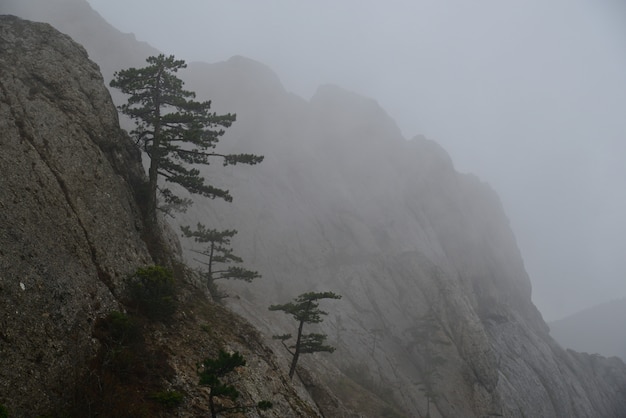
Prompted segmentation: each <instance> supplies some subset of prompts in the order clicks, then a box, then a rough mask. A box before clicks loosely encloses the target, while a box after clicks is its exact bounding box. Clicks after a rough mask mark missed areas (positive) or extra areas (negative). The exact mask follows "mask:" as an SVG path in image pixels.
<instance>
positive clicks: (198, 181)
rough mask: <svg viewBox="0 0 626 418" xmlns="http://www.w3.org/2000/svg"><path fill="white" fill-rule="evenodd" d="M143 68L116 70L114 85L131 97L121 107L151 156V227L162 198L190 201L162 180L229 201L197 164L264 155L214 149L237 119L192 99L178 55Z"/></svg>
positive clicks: (172, 202) (243, 160)
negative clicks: (184, 84) (211, 183)
mask: <svg viewBox="0 0 626 418" xmlns="http://www.w3.org/2000/svg"><path fill="white" fill-rule="evenodd" d="M146 61H147V63H148V65H147V66H146V67H143V68H129V69H126V70H121V71H118V72H116V73H115V75H114V79H113V80H112V81H111V84H110V85H111V87H114V88H117V89H119V90H121V91H122V92H123V93H125V94H127V95H129V97H128V103H126V104H124V105H122V106H120V107H119V109H120V111H121V112H122V113H124V114H125V115H128V116H129V117H130V118H131V119H133V120H134V121H135V124H136V128H135V129H134V130H133V131H132V132H131V135H132V137H133V138H134V139H135V141H136V143H137V145H138V146H139V147H140V148H141V149H142V150H143V151H144V152H145V153H146V154H147V155H148V157H149V158H150V168H149V170H148V179H149V183H148V196H147V204H146V208H145V210H146V217H147V220H148V223H149V227H151V228H154V227H155V226H156V223H157V210H158V209H159V206H158V199H157V195H160V197H161V198H162V199H163V201H164V203H165V207H172V206H174V207H176V206H179V207H180V206H181V205H182V206H185V205H187V204H189V203H190V201H189V200H188V199H184V198H181V197H180V196H177V195H176V194H174V193H173V192H172V190H170V189H169V188H167V187H166V186H164V185H163V184H160V183H159V181H158V180H159V178H160V177H162V178H163V179H164V180H165V182H166V183H168V182H169V183H175V184H178V185H180V186H182V187H183V188H184V189H186V190H187V191H188V192H189V193H192V194H200V195H202V196H206V197H209V198H221V199H224V200H226V201H231V200H232V197H231V195H230V193H229V192H228V190H224V189H220V188H217V187H214V186H212V185H210V184H206V183H205V182H204V178H202V177H201V176H200V171H199V170H198V169H197V168H194V167H192V166H193V165H198V164H201V165H202V164H204V165H208V164H209V161H210V160H212V159H214V158H218V159H221V161H222V163H223V164H224V165H231V164H238V163H243V164H257V163H260V162H261V161H262V160H263V157H262V156H258V155H254V154H220V153H217V152H214V151H213V149H214V148H215V146H216V144H217V143H218V142H219V139H220V137H221V136H222V135H223V134H224V129H223V128H227V127H229V126H231V124H232V123H233V122H234V121H235V115H234V114H230V113H229V114H226V115H217V114H216V113H215V112H211V111H210V109H211V102H210V101H205V102H198V101H195V100H193V99H194V98H195V96H196V95H195V93H194V92H191V91H187V90H184V89H183V82H182V80H180V79H179V78H178V77H176V75H175V73H176V72H177V71H178V70H179V69H181V68H186V66H187V65H186V64H185V61H183V60H177V59H175V58H174V56H169V57H166V56H165V55H159V56H156V57H149V58H148V59H147V60H146Z"/></svg>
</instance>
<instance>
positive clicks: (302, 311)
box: [269, 292, 341, 379]
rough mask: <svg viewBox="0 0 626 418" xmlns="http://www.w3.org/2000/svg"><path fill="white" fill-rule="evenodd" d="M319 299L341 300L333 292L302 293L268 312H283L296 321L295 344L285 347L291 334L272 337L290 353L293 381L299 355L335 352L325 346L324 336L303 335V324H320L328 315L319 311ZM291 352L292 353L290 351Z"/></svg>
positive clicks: (272, 306)
mask: <svg viewBox="0 0 626 418" xmlns="http://www.w3.org/2000/svg"><path fill="white" fill-rule="evenodd" d="M321 299H341V296H340V295H337V294H335V293H333V292H308V293H303V294H301V295H300V296H298V297H297V298H295V299H294V301H293V302H289V303H285V304H283V305H271V306H270V307H269V310H270V311H283V312H285V313H287V314H290V315H292V316H293V317H294V319H295V320H296V321H298V335H297V337H296V343H295V344H294V345H292V346H287V345H286V344H285V341H286V340H288V339H290V338H291V337H292V335H291V334H283V335H274V337H273V338H274V339H277V340H280V341H281V342H282V343H283V345H284V346H285V348H286V349H287V350H288V351H289V353H291V355H292V360H291V366H290V367H289V378H291V379H293V374H294V372H295V371H296V365H297V364H298V359H299V358H300V354H310V353H317V352H322V351H325V352H328V353H332V352H333V351H335V348H334V347H331V346H329V345H325V344H324V343H325V341H326V337H327V336H326V335H325V334H317V333H310V334H303V332H302V331H303V329H304V324H316V323H320V322H322V321H323V320H322V315H328V313H327V312H324V311H322V310H321V309H319V302H318V301H319V300H321ZM292 350H293V351H292Z"/></svg>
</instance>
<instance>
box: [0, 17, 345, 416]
mask: <svg viewBox="0 0 626 418" xmlns="http://www.w3.org/2000/svg"><path fill="white" fill-rule="evenodd" d="M0 149H1V151H2V152H0V173H2V175H1V176H0V405H2V406H3V407H5V406H6V408H7V409H8V411H9V416H16V417H22V416H24V417H31V416H44V415H45V416H49V415H54V416H57V414H58V415H63V416H66V413H67V411H74V410H75V409H73V408H75V407H76V403H77V402H81V399H82V398H81V396H83V395H84V393H85V392H84V391H81V390H82V389H83V388H82V387H81V383H82V382H92V381H94V380H97V379H100V378H101V377H102V375H99V374H98V370H97V367H95V366H93V364H94V361H96V360H97V357H96V353H97V352H98V350H99V349H100V348H101V347H100V342H99V340H97V339H96V338H94V335H96V333H95V332H94V326H95V324H96V321H97V320H98V319H101V318H103V317H105V316H106V315H107V314H109V313H110V312H111V311H113V310H122V311H123V310H125V307H124V306H123V305H122V304H121V303H120V302H119V301H120V300H123V297H121V293H122V292H123V289H124V284H123V281H124V279H125V278H126V277H128V276H129V275H130V274H132V273H133V272H135V271H136V269H137V268H138V267H141V266H145V265H149V264H153V259H152V257H151V254H150V253H149V251H148V248H147V247H146V244H145V243H144V241H143V240H142V232H143V226H142V225H143V220H142V217H141V214H140V211H139V208H138V204H137V201H136V198H135V196H134V195H133V193H134V192H133V191H135V190H137V189H138V188H137V186H138V185H143V184H144V183H145V175H144V171H143V167H142V164H141V156H140V154H139V152H138V151H137V150H136V148H135V146H134V145H133V144H132V142H131V141H130V139H129V138H128V136H127V135H126V134H125V133H124V132H123V131H122V130H121V129H120V127H119V122H118V117H117V112H116V109H115V107H114V106H113V103H112V101H111V98H110V96H109V93H108V91H107V89H106V87H105V86H104V84H103V80H102V76H101V75H100V72H99V69H98V66H97V65H96V64H94V63H93V62H91V61H90V60H89V59H88V58H87V54H86V52H85V50H84V49H83V48H82V47H81V46H80V45H78V44H76V43H75V42H73V41H72V40H71V39H70V38H69V37H68V36H66V35H62V34H61V33H59V32H58V31H57V30H55V29H53V28H52V27H51V26H50V25H48V24H43V23H33V22H29V21H23V20H20V19H18V18H16V17H12V16H0ZM166 232H167V231H160V232H158V233H157V235H158V234H163V235H165V233H166ZM157 238H160V237H157ZM170 244H171V246H173V247H175V246H176V245H177V244H178V241H177V237H176V236H174V237H173V239H172V242H171V243H170ZM173 250H175V248H173ZM169 257H170V258H172V259H174V258H175V257H176V254H170V255H169ZM180 274H181V275H182V274H183V273H180ZM177 299H178V303H179V304H178V309H177V312H176V314H175V319H174V320H173V321H174V322H173V323H172V324H169V325H167V326H166V325H164V324H151V325H144V328H142V338H143V339H144V340H145V345H146V346H147V347H149V348H155V347H156V348H160V349H162V347H166V348H167V351H166V352H165V351H164V353H163V354H162V355H163V357H162V358H161V359H160V363H159V366H160V368H162V369H167V370H170V369H171V373H170V372H168V373H169V374H167V376H168V377H167V378H161V377H159V378H157V377H154V378H153V380H154V382H155V383H156V384H157V385H159V387H162V388H164V389H170V388H171V389H176V390H178V391H181V392H183V393H184V394H185V398H184V399H185V402H184V405H183V406H181V407H179V408H178V409H176V412H175V413H176V416H180V417H195V416H205V415H207V414H208V413H209V412H208V406H207V405H208V400H207V399H208V391H207V389H206V388H204V387H201V386H199V384H198V375H197V364H198V363H199V362H201V361H202V359H204V358H206V357H212V356H215V355H216V353H217V352H218V350H219V349H226V350H236V351H239V352H241V353H242V354H243V355H244V356H245V358H246V360H247V362H248V364H247V367H245V369H243V370H241V371H238V379H237V382H236V385H237V388H238V389H239V390H240V392H241V399H242V402H246V403H247V404H254V403H255V402H256V401H258V400H261V399H267V400H271V401H272V402H273V403H274V408H273V409H272V410H271V411H269V412H267V413H265V414H264V415H263V416H266V417H276V418H279V417H286V416H290V417H291V416H293V417H316V416H319V414H318V412H317V411H316V409H315V407H314V406H313V405H312V401H311V400H310V399H308V398H307V395H306V393H299V392H298V391H297V390H296V389H295V388H294V387H293V386H292V385H291V384H290V382H289V381H288V379H286V377H285V375H284V374H283V373H281V372H280V370H279V367H278V364H277V361H276V359H275V357H274V355H273V353H272V351H271V350H270V349H269V348H268V347H267V346H265V345H263V344H262V342H261V338H260V337H259V336H258V334H257V332H256V331H255V330H254V329H253V328H252V327H251V326H250V325H249V324H248V323H246V322H245V321H243V320H242V319H240V318H239V317H237V316H235V315H233V314H232V313H231V312H229V311H227V310H225V309H223V308H220V307H218V306H214V305H213V304H211V303H209V302H208V300H207V299H206V297H205V296H204V292H202V291H201V290H198V289H197V288H194V287H193V286H192V285H191V284H190V283H189V282H186V281H184V280H180V281H179V282H178V293H177ZM109 361H111V359H109ZM87 371H89V373H90V374H89V376H90V378H89V379H87V380H85V379H84V377H85V375H86V373H87ZM93 376H96V377H93ZM106 377H107V376H106V375H105V378H103V379H102V380H98V383H100V384H101V386H100V392H96V393H98V394H101V395H102V394H103V393H104V394H106V393H107V392H106V390H103V389H102V387H105V388H106V387H107V385H109V386H110V382H109V380H110V376H109V377H108V379H109V380H106ZM161 379H163V381H161ZM150 383H153V382H150ZM81 394H82V395H81ZM116 395H119V393H116ZM124 395H127V394H124ZM148 395H150V394H146V393H142V392H141V388H135V389H134V390H133V391H132V393H131V394H130V397H131V398H132V397H134V398H133V399H134V400H135V399H136V400H137V402H143V403H145V402H149V399H150V398H149V396H148ZM109 396H110V393H109ZM96 402H100V403H105V404H106V402H109V403H110V404H114V403H115V402H116V399H110V398H106V397H105V395H103V398H102V399H96ZM81 405H82V404H81ZM106 406H107V405H105V408H106ZM80 407H81V406H78V408H80ZM337 410H338V411H344V409H343V408H342V407H341V405H338V406H337ZM255 414H256V412H255V411H254V409H253V410H251V412H249V415H250V416H258V415H255ZM73 416H79V415H73ZM80 416H84V415H83V414H82V413H80Z"/></svg>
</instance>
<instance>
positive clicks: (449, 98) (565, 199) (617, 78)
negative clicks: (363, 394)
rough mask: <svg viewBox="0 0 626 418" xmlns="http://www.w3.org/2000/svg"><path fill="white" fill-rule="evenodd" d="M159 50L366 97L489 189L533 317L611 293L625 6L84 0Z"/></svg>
mask: <svg viewBox="0 0 626 418" xmlns="http://www.w3.org/2000/svg"><path fill="white" fill-rule="evenodd" d="M89 3H90V4H91V5H92V7H93V8H94V9H95V10H97V11H98V12H99V13H100V14H101V15H102V16H103V17H104V18H105V19H107V20H108V21H109V22H110V23H111V24H113V25H114V26H116V27H117V28H118V29H120V30H122V31H124V32H132V33H134V34H135V35H136V36H137V38H138V39H139V40H144V41H148V42H149V43H150V44H152V45H153V46H155V47H157V48H159V49H160V50H162V51H164V52H166V53H173V54H176V56H177V57H179V58H182V59H185V60H187V61H207V62H215V61H221V60H225V59H228V58H229V57H231V56H232V55H244V56H247V57H249V58H253V59H256V60H258V61H260V62H263V63H265V64H267V65H268V66H270V67H271V68H272V69H273V70H274V71H275V72H276V73H277V74H278V75H279V77H280V78H281V80H282V82H283V84H284V85H285V87H286V88H287V89H288V90H290V91H292V92H294V93H296V94H298V95H300V96H302V97H305V98H309V97H310V96H311V95H312V94H313V92H314V91H315V90H316V88H317V87H318V86H319V85H322V84H326V83H333V84H338V85H340V86H342V87H344V88H347V89H350V90H353V91H355V92H358V93H360V94H363V95H366V96H369V97H372V98H374V99H376V100H377V101H378V102H379V104H380V105H381V106H382V107H383V108H384V109H386V110H387V112H388V113H389V114H390V115H391V116H392V117H393V118H394V119H395V120H396V122H397V124H398V126H399V127H400V129H401V130H402V132H403V133H404V135H405V136H406V137H407V138H410V137H412V136H414V135H417V134H424V135H426V136H427V137H428V138H430V139H433V140H435V141H437V142H439V143H440V144H442V145H443V146H444V148H445V149H446V150H447V151H448V152H449V153H450V155H451V156H452V158H453V160H454V162H455V166H456V168H457V169H458V170H459V171H461V172H472V173H475V174H477V175H479V176H480V177H481V178H482V179H483V180H485V181H487V182H488V183H490V184H491V185H492V186H493V187H494V188H495V189H496V191H497V192H498V193H499V195H500V197H501V199H502V202H503V205H504V207H505V210H506V212H507V214H508V216H509V219H510V221H511V224H512V227H513V230H514V232H515V234H516V236H517V239H518V244H519V246H520V249H521V252H522V256H523V258H524V261H525V265H526V268H527V271H528V273H529V275H530V277H531V280H532V283H533V300H534V302H535V303H536V304H537V306H538V307H539V309H540V310H541V311H542V313H543V314H544V317H545V318H546V319H547V320H551V319H557V318H560V317H563V316H565V315H567V314H570V313H573V312H575V311H578V310H581V309H583V308H586V307H589V306H591V305H595V304H598V303H602V302H605V301H608V300H611V299H614V298H617V297H623V296H626V281H625V280H624V272H625V271H626V256H625V254H626V221H625V220H624V213H626V187H625V186H626V184H625V182H626V164H624V163H623V162H622V158H623V156H624V155H625V151H626V142H625V141H624V140H625V139H626V117H625V115H626V25H624V23H625V19H626V9H625V8H624V7H623V6H622V5H621V4H620V2H619V1H617V0H613V1H611V0H606V1H602V2H599V1H592V0H588V1H583V0H553V1H550V2H544V1H538V0H536V1H535V0H529V1H524V2H515V3H511V2H502V1H495V0H493V1H492V0H483V1H480V2H453V1H431V2H424V1H422V2H414V1H395V0H394V1H387V2H380V1H356V0H344V1H341V2H333V1H328V0H323V1H316V2H294V1H277V0H275V1H271V2H258V1H251V0H248V1H244V0H238V1H223V2H211V1H201V0H181V1H178V2H170V1H164V0H158V1H155V0H133V1H130V2H129V1H121V0H89Z"/></svg>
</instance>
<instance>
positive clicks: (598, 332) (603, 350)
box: [548, 299, 626, 361]
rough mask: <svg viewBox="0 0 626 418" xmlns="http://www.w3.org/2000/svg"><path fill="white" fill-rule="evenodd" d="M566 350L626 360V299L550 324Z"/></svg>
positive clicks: (552, 331) (551, 330)
mask: <svg viewBox="0 0 626 418" xmlns="http://www.w3.org/2000/svg"><path fill="white" fill-rule="evenodd" d="M548 325H549V326H550V335H552V337H553V338H554V339H555V340H557V341H558V343H559V344H561V345H562V346H563V347H566V348H571V349H573V350H576V351H581V352H586V353H598V354H601V355H603V356H618V357H621V358H622V360H624V361H626V299H618V300H613V301H611V302H608V303H605V304H602V305H597V306H594V307H592V308H589V309H586V310H584V311H581V312H578V313H575V314H573V315H570V316H568V317H566V318H563V319H560V320H558V321H553V322H550V323H549V324H548Z"/></svg>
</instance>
